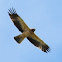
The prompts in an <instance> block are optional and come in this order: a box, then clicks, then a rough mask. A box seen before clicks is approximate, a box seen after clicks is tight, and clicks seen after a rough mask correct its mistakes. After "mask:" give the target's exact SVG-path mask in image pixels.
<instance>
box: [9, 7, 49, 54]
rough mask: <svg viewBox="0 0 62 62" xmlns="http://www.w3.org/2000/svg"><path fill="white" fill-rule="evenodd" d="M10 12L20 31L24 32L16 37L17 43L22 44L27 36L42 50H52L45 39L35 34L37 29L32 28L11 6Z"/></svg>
mask: <svg viewBox="0 0 62 62" xmlns="http://www.w3.org/2000/svg"><path fill="white" fill-rule="evenodd" d="M8 14H9V16H10V18H11V20H12V21H13V23H14V25H15V26H16V27H17V28H18V30H19V31H21V32H22V34H20V35H18V36H15V37H14V39H15V40H16V41H17V43H19V44H20V43H21V42H22V41H23V40H24V38H27V39H28V40H29V41H30V42H31V43H32V44H33V45H35V46H36V47H38V48H40V49H41V50H42V51H44V52H46V53H47V52H49V51H50V48H49V46H48V45H47V44H46V43H44V42H43V40H41V39H40V38H39V37H38V36H37V35H35V33H34V31H35V29H30V28H29V27H28V26H27V25H26V24H25V22H24V21H23V20H22V18H21V17H20V16H19V15H18V14H17V13H16V10H15V9H13V8H12V9H11V8H10V9H9V12H8Z"/></svg>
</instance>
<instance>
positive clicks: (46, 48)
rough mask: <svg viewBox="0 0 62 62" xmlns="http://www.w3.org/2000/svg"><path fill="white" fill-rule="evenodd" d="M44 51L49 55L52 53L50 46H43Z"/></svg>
mask: <svg viewBox="0 0 62 62" xmlns="http://www.w3.org/2000/svg"><path fill="white" fill-rule="evenodd" d="M42 51H44V52H46V53H48V52H50V47H49V46H48V45H43V46H42Z"/></svg>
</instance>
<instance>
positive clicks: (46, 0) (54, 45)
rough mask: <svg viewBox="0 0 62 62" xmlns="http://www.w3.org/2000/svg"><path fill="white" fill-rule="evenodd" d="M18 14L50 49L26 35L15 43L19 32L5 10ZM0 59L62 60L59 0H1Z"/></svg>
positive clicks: (21, 61)
mask: <svg viewBox="0 0 62 62" xmlns="http://www.w3.org/2000/svg"><path fill="white" fill-rule="evenodd" d="M12 7H13V8H15V9H16V12H17V13H18V15H19V16H20V17H21V18H22V19H23V20H24V22H25V23H26V24H27V25H28V26H29V27H30V28H35V29H36V31H35V34H36V35H37V36H39V37H40V38H41V39H42V40H43V41H44V42H45V43H47V44H48V45H49V46H50V48H51V51H50V52H49V53H47V54H46V53H44V52H43V51H41V50H40V49H38V48H37V47H35V46H34V45H32V44H31V43H30V42H29V41H28V40H27V39H26V38H25V39H24V40H23V42H22V43H21V44H17V42H16V41H15V40H14V36H17V35H19V34H21V32H19V31H18V29H17V28H16V27H15V26H14V24H13V23H12V21H11V19H10V17H9V15H8V9H10V8H12ZM0 62H62V0H0Z"/></svg>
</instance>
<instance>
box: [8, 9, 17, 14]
mask: <svg viewBox="0 0 62 62" xmlns="http://www.w3.org/2000/svg"><path fill="white" fill-rule="evenodd" d="M8 14H9V15H12V14H17V13H16V10H15V9H14V8H10V9H8Z"/></svg>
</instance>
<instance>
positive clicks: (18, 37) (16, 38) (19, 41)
mask: <svg viewBox="0 0 62 62" xmlns="http://www.w3.org/2000/svg"><path fill="white" fill-rule="evenodd" d="M24 38H25V37H24V36H22V34H21V35H18V36H15V37H14V39H15V40H16V42H17V43H19V44H20V43H21V42H22V41H23V40H24Z"/></svg>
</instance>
